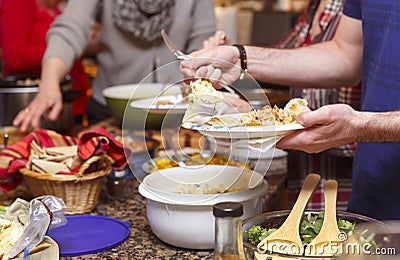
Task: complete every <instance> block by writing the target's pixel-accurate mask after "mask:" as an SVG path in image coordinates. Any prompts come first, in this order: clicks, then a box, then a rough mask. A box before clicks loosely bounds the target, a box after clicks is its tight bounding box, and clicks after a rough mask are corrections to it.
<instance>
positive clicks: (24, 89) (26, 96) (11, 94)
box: [0, 76, 73, 131]
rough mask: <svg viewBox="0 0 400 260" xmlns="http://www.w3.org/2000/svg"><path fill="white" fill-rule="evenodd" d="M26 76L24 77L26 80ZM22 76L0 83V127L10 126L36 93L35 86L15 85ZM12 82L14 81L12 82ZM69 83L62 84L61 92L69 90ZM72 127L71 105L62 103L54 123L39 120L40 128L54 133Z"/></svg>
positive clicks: (9, 78) (9, 77) (6, 79)
mask: <svg viewBox="0 0 400 260" xmlns="http://www.w3.org/2000/svg"><path fill="white" fill-rule="evenodd" d="M26 77H27V76H25V78H26ZM21 78H23V76H18V77H17V76H12V77H11V76H8V78H6V77H5V78H3V79H2V81H1V82H0V126H8V125H12V121H13V120H14V117H15V116H16V115H17V114H18V112H19V111H21V110H22V109H24V108H25V107H26V106H27V105H28V104H29V102H30V101H31V100H32V99H33V98H34V97H35V95H36V94H37V92H38V86H37V84H31V85H30V84H27V85H17V84H16V80H17V79H18V80H20V79H21ZM13 80H14V81H13ZM70 85H71V81H66V82H64V83H63V85H62V88H63V92H64V90H65V89H69V88H70ZM72 125H73V117H72V110H71V103H70V102H64V104H63V110H62V112H61V114H60V116H59V117H58V119H57V120H56V121H48V120H45V119H44V118H43V119H42V120H41V123H40V127H41V128H46V129H53V130H56V131H59V130H65V129H68V128H70V127H72Z"/></svg>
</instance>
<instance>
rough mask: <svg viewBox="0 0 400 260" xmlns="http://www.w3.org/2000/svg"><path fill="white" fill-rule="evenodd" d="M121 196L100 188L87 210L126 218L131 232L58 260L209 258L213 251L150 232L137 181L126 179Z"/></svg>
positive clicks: (144, 202) (143, 200) (96, 213)
mask: <svg viewBox="0 0 400 260" xmlns="http://www.w3.org/2000/svg"><path fill="white" fill-rule="evenodd" d="M127 183H128V184H127V186H126V194H125V198H123V199H119V200H116V199H110V198H108V196H107V195H106V192H105V190H103V192H102V194H101V195H100V203H99V204H98V206H97V207H96V209H95V210H94V211H93V212H92V213H90V214H92V215H102V216H108V217H112V218H117V219H119V220H122V221H129V222H130V227H131V233H130V235H129V237H128V238H127V239H126V240H125V241H124V242H122V243H121V244H120V245H118V246H116V247H114V248H112V249H109V250H106V251H103V252H99V253H96V254H88V255H82V256H75V257H60V259H65V260H66V259H71V260H72V259H211V258H212V253H213V252H212V250H208V251H207V250H197V251H194V250H188V249H182V248H177V247H173V246H171V245H168V244H166V243H163V242H162V241H161V240H159V239H158V238H157V237H156V236H155V235H154V234H153V232H152V231H151V228H150V226H149V224H148V222H147V217H146V215H147V214H146V200H145V199H144V198H143V197H142V196H141V195H140V194H139V192H138V189H137V187H138V182H137V181H136V180H127Z"/></svg>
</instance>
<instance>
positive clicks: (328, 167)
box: [272, 0, 361, 210]
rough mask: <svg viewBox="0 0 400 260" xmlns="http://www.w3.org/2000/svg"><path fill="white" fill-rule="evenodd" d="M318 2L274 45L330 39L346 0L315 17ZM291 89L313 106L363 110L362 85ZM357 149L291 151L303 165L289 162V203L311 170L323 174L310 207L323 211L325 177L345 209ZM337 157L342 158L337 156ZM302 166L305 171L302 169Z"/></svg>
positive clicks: (313, 0) (351, 146)
mask: <svg viewBox="0 0 400 260" xmlns="http://www.w3.org/2000/svg"><path fill="white" fill-rule="evenodd" d="M319 3H320V1H319V0H310V3H309V6H308V9H307V11H306V12H305V13H303V14H302V15H301V16H300V17H299V19H298V23H297V24H296V26H295V27H294V28H293V29H292V30H291V31H290V33H289V34H288V35H287V36H286V37H285V38H283V40H282V41H281V42H279V43H278V44H276V45H273V46H272V47H276V48H296V47H300V46H305V45H309V44H313V43H318V42H324V41H329V40H331V39H332V38H333V36H334V34H335V32H336V29H337V25H338V24H339V21H340V17H341V16H342V10H343V5H344V0H329V1H328V3H327V5H326V6H325V8H324V9H323V10H322V12H321V14H320V15H319V17H315V16H316V12H317V9H318V5H319ZM314 18H315V19H318V23H319V26H320V29H321V32H320V33H319V34H318V35H316V36H315V37H314V38H313V39H311V35H312V32H311V28H312V24H313V19H314ZM291 91H292V96H293V97H297V96H301V97H303V98H305V99H307V101H308V102H309V106H310V107H311V108H312V109H316V108H318V107H321V106H323V105H327V104H333V103H346V104H349V105H351V106H352V107H353V108H354V109H360V100H361V84H359V85H357V86H352V87H341V88H335V89H322V88H321V89H320V88H310V89H301V88H292V90H291ZM354 149H355V144H349V145H345V146H340V147H336V148H333V149H330V150H328V151H326V152H323V153H320V154H313V155H311V154H305V153H303V152H298V151H296V152H292V151H291V154H292V156H297V159H296V160H302V163H303V165H295V166H293V165H292V167H293V168H292V169H291V167H290V164H289V171H290V173H289V176H288V191H289V202H290V204H292V203H293V204H294V202H295V200H296V198H297V196H298V193H299V190H300V187H301V184H302V181H303V180H304V178H305V175H306V174H308V173H310V172H318V173H320V174H321V177H322V181H321V184H320V186H319V187H318V188H317V190H316V192H315V193H314V195H313V198H312V199H311V200H310V202H309V204H308V208H309V209H314V210H322V209H323V208H324V195H323V189H322V186H323V180H327V179H336V180H338V183H339V188H338V198H337V209H338V210H346V208H347V201H348V198H349V195H350V191H351V162H352V157H353V156H354ZM335 156H336V157H338V158H339V159H338V158H336V159H335ZM340 160H341V161H340ZM337 163H339V164H342V165H343V164H345V165H346V168H345V169H342V170H338V169H336V166H337V165H335V164H337ZM301 168H303V169H305V170H304V171H302V170H301Z"/></svg>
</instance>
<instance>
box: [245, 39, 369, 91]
mask: <svg viewBox="0 0 400 260" xmlns="http://www.w3.org/2000/svg"><path fill="white" fill-rule="evenodd" d="M245 48H246V52H247V60H248V64H247V66H248V72H249V73H250V75H252V76H253V77H254V78H255V79H257V80H259V81H264V82H269V83H274V84H280V85H289V86H299V87H318V88H321V87H327V88H329V87H338V86H344V85H352V84H355V83H357V82H358V81H359V79H360V78H359V77H360V76H361V72H360V71H359V67H356V64H351V63H348V66H346V64H345V63H344V62H343V58H342V57H341V56H343V54H342V53H341V51H340V50H338V48H337V46H336V45H335V44H334V43H332V42H329V43H322V44H316V45H312V46H307V47H301V48H297V49H287V50H282V49H271V48H260V47H251V46H245ZM332 53H335V55H332Z"/></svg>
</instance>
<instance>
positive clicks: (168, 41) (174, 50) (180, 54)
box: [161, 29, 192, 60]
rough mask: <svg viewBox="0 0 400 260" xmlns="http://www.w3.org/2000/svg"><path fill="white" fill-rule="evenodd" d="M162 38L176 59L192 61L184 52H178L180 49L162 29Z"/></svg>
mask: <svg viewBox="0 0 400 260" xmlns="http://www.w3.org/2000/svg"><path fill="white" fill-rule="evenodd" d="M161 36H162V37H163V40H164V42H165V44H166V45H167V47H168V49H169V50H170V51H171V52H172V53H173V54H174V55H175V57H176V58H177V59H178V60H190V59H191V58H192V56H190V55H187V54H185V53H183V52H182V51H180V50H178V48H177V47H176V46H175V44H174V43H173V42H172V41H171V39H170V38H169V37H168V35H167V33H166V32H165V30H164V29H161Z"/></svg>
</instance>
